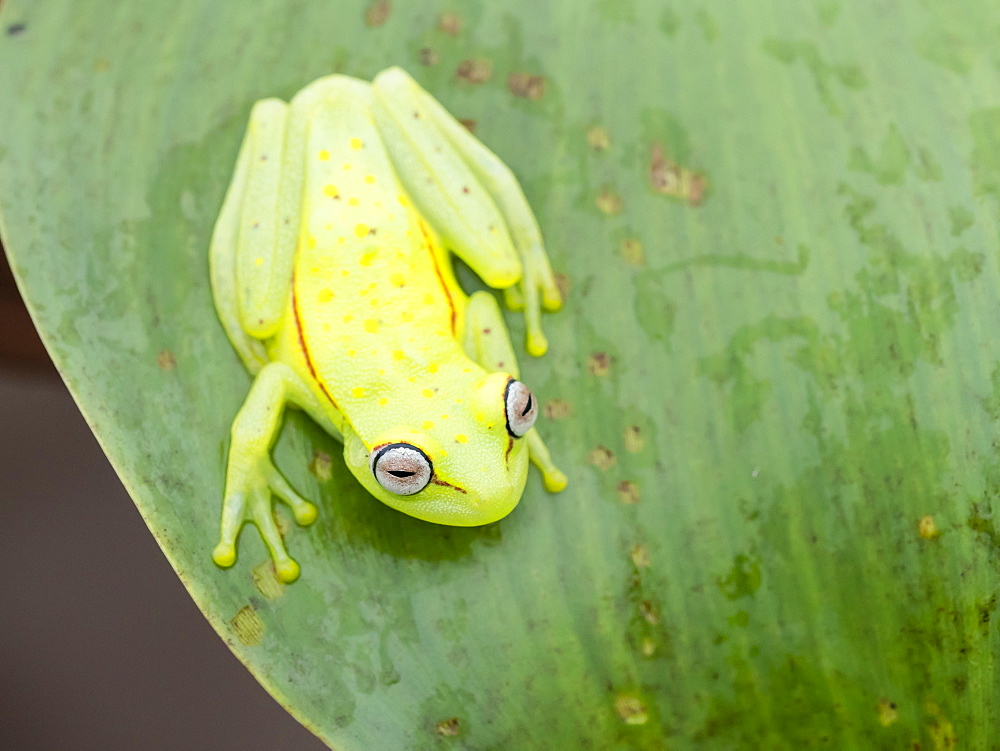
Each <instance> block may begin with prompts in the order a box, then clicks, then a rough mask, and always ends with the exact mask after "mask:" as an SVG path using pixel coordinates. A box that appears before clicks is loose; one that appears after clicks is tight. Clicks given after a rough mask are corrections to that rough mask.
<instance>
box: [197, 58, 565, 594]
mask: <svg viewBox="0 0 1000 751" xmlns="http://www.w3.org/2000/svg"><path fill="white" fill-rule="evenodd" d="M448 249H450V250H452V251H454V252H455V253H456V254H457V255H458V256H459V257H460V258H461V259H462V260H464V261H465V262H466V263H467V264H468V265H469V266H470V267H471V268H472V269H473V270H474V271H475V272H476V273H477V274H478V275H479V276H480V277H481V278H482V279H483V280H484V281H485V282H486V284H488V285H489V286H491V287H494V288H497V289H503V290H505V296H506V300H507V304H508V306H509V307H511V308H512V309H523V310H524V312H525V319H526V328H527V350H528V352H530V353H531V354H533V355H542V354H544V352H545V350H546V349H547V342H546V340H545V337H544V335H543V334H542V331H541V325H540V318H541V313H540V312H541V309H542V308H543V307H544V308H545V309H548V310H556V309H558V307H559V305H560V296H559V291H558V289H557V288H556V285H555V281H554V279H553V276H552V270H551V268H550V266H549V261H548V258H547V256H546V254H545V251H544V249H543V247H542V240H541V235H540V232H539V229H538V224H537V222H536V221H535V218H534V216H533V214H532V213H531V209H530V208H529V207H528V204H527V201H526V200H525V198H524V194H523V193H522V192H521V189H520V187H519V185H518V183H517V181H516V180H515V178H514V176H513V175H512V173H511V172H510V170H509V169H508V168H507V166H506V165H504V164H503V162H501V161H500V160H499V159H498V158H497V157H496V156H495V155H494V154H493V153H492V152H491V151H490V150H489V149H487V148H486V147H485V146H484V145H483V144H482V143H480V142H479V141H478V140H476V139H475V138H474V137H473V136H472V135H470V134H469V132H468V131H467V130H466V129H465V128H464V127H463V126H462V125H461V124H460V123H458V122H457V121H456V120H455V119H454V118H452V117H451V115H449V114H448V113H447V112H446V111H445V109H444V108H443V107H442V106H441V105H440V104H439V103H438V102H437V101H436V100H435V99H434V98H433V97H431V96H430V94H428V93H427V92H426V91H424V90H423V89H421V88H420V87H419V86H418V85H417V83H416V82H415V81H414V80H413V79H412V78H410V76H409V75H407V74H406V73H405V72H404V71H402V70H400V69H399V68H391V69H389V70H386V71H383V72H382V73H380V74H379V75H378V76H377V77H376V78H375V80H374V81H373V82H372V83H370V84H369V83H367V82H364V81H359V80H357V79H353V78H348V77H346V76H339V75H334V76H328V77H325V78H321V79H319V80H317V81H315V82H313V83H312V84H310V85H309V86H307V87H306V88H304V89H303V90H302V91H300V92H299V93H298V94H297V95H296V96H295V97H294V98H293V99H292V101H291V103H290V104H285V103H284V102H282V101H279V100H276V99H265V100H262V101H259V102H257V104H256V105H254V108H253V111H252V112H251V115H250V123H249V125H248V127H247V132H246V135H245V137H244V141H243V145H242V147H241V148H240V153H239V157H238V160H237V163H236V172H235V174H234V176H233V179H232V183H231V184H230V186H229V190H228V192H227V194H226V198H225V201H224V203H223V206H222V211H221V213H220V215H219V219H218V221H217V223H216V226H215V232H214V234H213V236H212V247H211V254H210V256H211V276H212V290H213V293H214V296H215V305H216V309H217V310H218V313H219V317H220V319H221V320H222V323H223V325H224V327H225V329H226V333H227V334H228V336H229V339H230V341H231V342H232V344H233V346H234V347H235V349H236V351H237V352H238V353H239V355H240V357H241V358H242V360H243V362H244V363H245V364H246V366H247V368H248V369H249V370H250V372H251V373H253V374H254V375H255V379H254V382H253V386H252V387H251V389H250V393H249V395H248V396H247V399H246V401H245V403H244V404H243V407H242V408H241V409H240V411H239V413H238V414H237V415H236V419H235V420H234V422H233V427H232V444H231V447H230V450H229V460H228V465H227V471H226V489H225V498H224V503H223V510H222V531H221V540H220V542H219V544H218V545H217V546H216V548H215V551H214V553H213V558H214V560H215V562H216V563H217V564H218V565H219V566H223V567H228V566H231V565H233V563H234V562H235V561H236V539H237V536H238V535H239V532H240V530H241V528H242V527H243V524H244V523H246V522H248V521H249V522H253V523H254V524H256V525H257V527H258V529H259V530H260V533H261V535H262V536H263V538H264V541H265V543H266V544H267V546H268V548H269V549H270V551H271V555H272V557H273V559H274V564H275V570H276V571H277V574H278V577H279V578H280V579H281V580H283V581H285V582H292V581H294V580H295V579H297V578H298V576H299V566H298V564H297V563H296V562H295V561H294V560H293V559H292V558H291V557H290V556H289V555H288V552H287V551H286V550H285V545H284V542H283V540H282V537H281V534H280V533H279V531H278V529H277V527H276V525H275V522H274V517H273V515H272V510H271V503H272V494H273V495H276V496H277V497H278V498H280V499H282V500H283V501H285V502H287V503H288V505H289V506H290V507H291V509H292V512H293V513H294V516H295V519H296V521H297V522H298V523H299V524H303V525H306V524H310V523H311V522H312V521H313V520H314V519H315V518H316V507H315V506H314V505H313V504H311V503H309V502H308V501H306V500H305V499H303V498H302V497H301V496H300V495H299V494H298V493H296V492H295V491H294V490H293V489H292V488H291V486H290V485H289V483H288V481H287V480H286V479H285V478H284V477H283V476H282V475H281V473H280V472H279V471H278V470H277V469H276V468H275V466H274V464H273V463H272V461H271V457H270V450H271V446H272V444H273V442H274V439H275V437H276V435H277V432H278V430H279V427H280V422H281V414H282V411H283V409H284V406H285V404H286V403H287V404H292V405H294V406H296V407H299V408H301V409H303V410H305V412H306V413H307V414H309V415H310V416H311V417H312V418H313V419H314V420H316V422H317V423H319V424H320V425H321V426H322V427H323V428H324V429H325V430H327V431H328V432H329V433H331V434H332V435H334V436H336V437H337V438H339V439H341V440H342V441H343V443H344V458H345V460H346V462H347V466H348V467H349V468H350V470H351V472H352V473H353V474H354V475H355V476H356V477H357V479H358V480H359V481H360V482H361V484H362V485H364V486H365V488H367V489H368V490H369V492H371V494H372V495H374V496H375V497H376V498H378V499H379V500H380V501H382V502H383V503H386V504H388V505H389V506H391V507H393V508H395V509H398V510H400V511H402V512H404V513H406V514H409V515H411V516H415V517H417V518H419V519H425V520H427V521H431V522H436V523H438V524H451V525H456V526H475V525H480V524H488V523H490V522H493V521H496V520H497V519H501V518H503V517H504V516H506V515H507V514H509V513H510V512H511V510H512V509H513V508H514V506H516V505H517V502H518V501H519V500H520V497H521V493H522V492H523V489H524V483H525V478H526V476H527V468H528V460H529V459H530V460H531V461H533V462H534V463H535V464H536V465H537V466H538V467H539V469H540V470H541V472H542V476H543V479H544V482H545V487H546V488H547V489H548V490H549V491H552V492H555V491H559V490H562V489H563V488H564V487H565V486H566V476H565V475H564V474H563V473H562V472H560V471H559V470H558V469H557V468H556V467H555V466H554V465H553V463H552V460H551V458H550V457H549V452H548V450H547V449H546V448H545V444H544V443H543V442H542V439H541V437H540V436H539V435H538V432H537V431H536V430H535V429H534V427H533V424H534V422H535V417H536V415H537V412H538V402H537V400H536V399H535V397H534V396H533V395H532V393H531V392H530V391H529V390H528V388H527V387H526V386H525V385H524V384H523V383H521V382H520V381H519V380H517V378H518V367H517V362H516V360H515V357H514V352H513V348H512V347H511V344H510V337H509V335H508V332H507V328H506V325H505V323H504V320H503V317H502V315H501V313H500V309H499V306H498V305H497V302H496V300H495V298H494V297H493V296H492V295H490V294H488V293H486V292H476V293H475V294H473V295H471V296H467V295H465V293H464V292H463V291H462V289H461V288H460V287H459V285H458V283H457V282H456V280H455V276H454V273H453V270H452V266H451V260H450V256H449V253H448Z"/></svg>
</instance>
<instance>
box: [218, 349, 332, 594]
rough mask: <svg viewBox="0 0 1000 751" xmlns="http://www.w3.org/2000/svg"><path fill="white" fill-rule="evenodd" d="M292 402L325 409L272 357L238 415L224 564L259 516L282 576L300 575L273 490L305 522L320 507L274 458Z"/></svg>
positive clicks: (221, 547) (221, 553)
mask: <svg viewBox="0 0 1000 751" xmlns="http://www.w3.org/2000/svg"><path fill="white" fill-rule="evenodd" d="M286 403H289V404H294V405H296V406H298V407H302V408H303V409H305V410H306V411H307V412H309V413H310V414H316V413H321V412H322V406H321V405H320V404H319V402H318V400H317V399H316V397H315V396H314V395H313V394H312V392H311V391H310V390H309V388H308V386H307V385H306V384H305V383H304V382H303V381H302V379H301V378H300V377H299V376H298V375H296V373H295V372H294V371H293V370H292V369H291V368H290V367H289V366H287V365H285V364H284V363H280V362H271V363H268V364H267V365H265V366H264V368H263V369H262V370H261V371H260V373H259V374H258V375H257V377H256V379H255V380H254V382H253V386H251V388H250V393H249V394H248V395H247V399H246V401H245V402H244V404H243V406H242V407H241V408H240V411H239V412H238V413H237V415H236V419H235V420H234V421H233V427H232V443H231V445H230V448H229V459H228V463H227V467H226V490H225V495H224V501H223V509H222V524H221V529H220V539H219V544H218V545H217V546H216V548H215V551H214V553H213V558H214V559H215V562H216V563H218V564H219V565H220V566H231V565H232V564H233V563H234V562H235V561H236V538H237V536H238V535H239V532H240V530H241V529H242V527H243V525H244V524H245V523H246V522H253V523H254V524H256V525H257V528H258V529H259V530H260V533H261V536H262V537H263V538H264V542H265V543H266V544H267V547H268V548H269V550H270V551H271V556H272V558H273V559H274V563H275V568H276V571H277V572H278V575H279V577H280V578H281V579H282V580H283V581H293V580H294V579H295V578H297V577H298V564H296V563H295V561H293V560H292V559H291V558H290V557H289V555H288V552H287V551H286V550H285V545H284V542H283V541H282V538H281V534H280V533H279V532H278V529H277V526H276V525H275V523H274V517H273V515H272V513H271V495H272V493H273V494H274V495H277V496H278V497H279V498H281V499H282V500H284V501H285V502H286V503H288V505H289V506H291V508H292V512H293V513H294V515H295V519H296V521H297V522H298V523H299V524H309V523H311V522H312V521H313V520H314V519H315V518H316V508H315V506H313V505H312V504H311V503H309V502H308V501H306V500H304V499H303V498H302V497H301V496H299V495H298V493H296V492H295V491H294V490H293V489H292V487H291V486H290V485H289V484H288V481H287V480H286V479H285V478H284V477H283V476H282V475H281V473H280V472H279V471H278V469H277V468H276V467H275V466H274V464H273V462H272V461H271V457H270V450H271V445H272V443H273V442H274V438H275V435H276V434H277V431H278V429H279V427H280V424H281V415H282V412H283V409H284V406H285V404H286Z"/></svg>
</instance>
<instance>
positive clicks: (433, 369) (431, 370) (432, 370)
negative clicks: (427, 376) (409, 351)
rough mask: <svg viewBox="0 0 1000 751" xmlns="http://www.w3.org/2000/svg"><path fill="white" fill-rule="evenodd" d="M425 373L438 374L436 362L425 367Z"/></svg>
mask: <svg viewBox="0 0 1000 751" xmlns="http://www.w3.org/2000/svg"><path fill="white" fill-rule="evenodd" d="M427 372H428V373H437V372H438V364H437V363H436V362H432V363H431V364H430V365H428V366H427Z"/></svg>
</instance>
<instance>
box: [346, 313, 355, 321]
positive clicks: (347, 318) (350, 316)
mask: <svg viewBox="0 0 1000 751" xmlns="http://www.w3.org/2000/svg"><path fill="white" fill-rule="evenodd" d="M353 320H354V316H352V315H351V314H350V313H348V314H347V315H346V316H344V323H350V322H351V321H353Z"/></svg>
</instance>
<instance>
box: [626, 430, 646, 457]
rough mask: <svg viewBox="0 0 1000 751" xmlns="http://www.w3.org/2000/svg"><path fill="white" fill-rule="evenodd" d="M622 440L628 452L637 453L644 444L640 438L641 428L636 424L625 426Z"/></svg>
mask: <svg viewBox="0 0 1000 751" xmlns="http://www.w3.org/2000/svg"><path fill="white" fill-rule="evenodd" d="M624 440H625V450H626V451H628V452H629V453H630V454H638V453H639V452H640V451H642V449H643V447H644V446H645V445H646V442H645V441H644V440H643V438H642V428H640V427H639V426H638V425H629V426H628V427H627V428H625V432H624Z"/></svg>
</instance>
